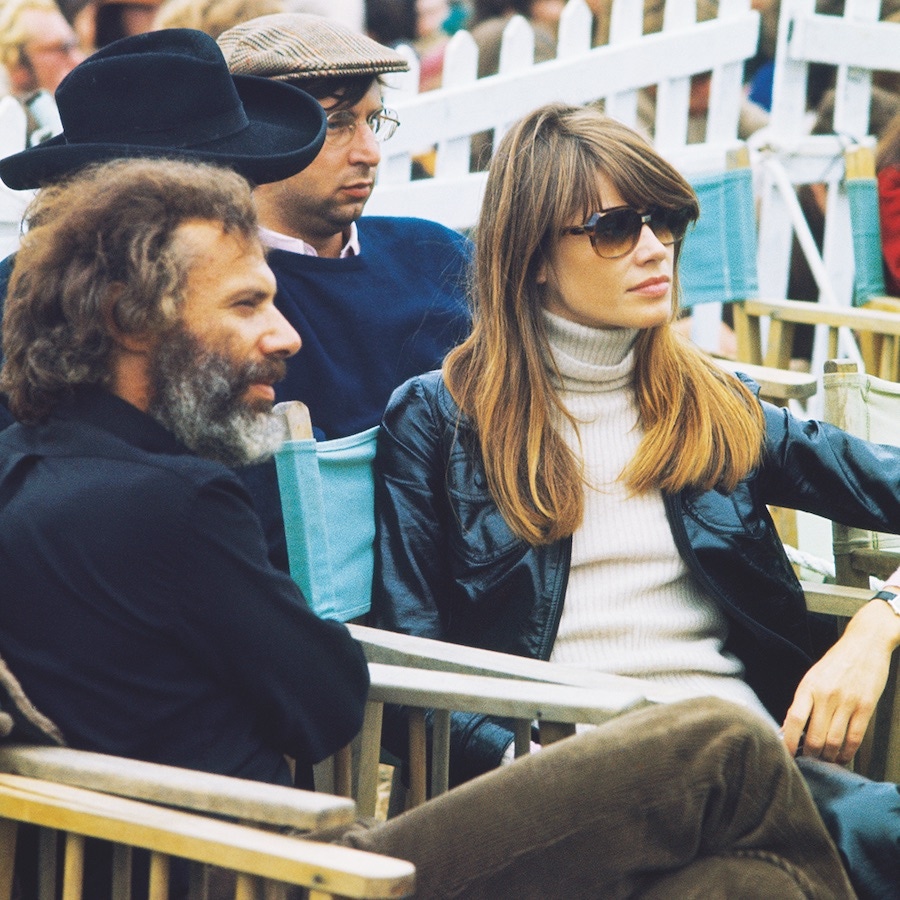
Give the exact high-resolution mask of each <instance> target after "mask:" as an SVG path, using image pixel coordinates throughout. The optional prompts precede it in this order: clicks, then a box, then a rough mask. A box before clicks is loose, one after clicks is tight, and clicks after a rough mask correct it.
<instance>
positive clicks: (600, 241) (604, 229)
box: [591, 207, 642, 259]
mask: <svg viewBox="0 0 900 900" xmlns="http://www.w3.org/2000/svg"><path fill="white" fill-rule="evenodd" d="M641 226H642V223H641V217H640V215H639V214H638V212H637V210H635V209H631V207H624V208H622V209H613V210H610V211H609V212H608V213H606V214H605V215H602V216H600V218H599V219H597V222H596V224H595V225H594V228H593V231H592V232H591V243H592V244H593V245H594V250H595V251H596V252H597V253H598V254H599V255H600V256H602V257H604V258H605V259H615V258H616V257H617V256H624V255H625V254H626V253H628V252H629V251H630V250H633V249H634V246H635V244H637V241H638V237H639V235H640V233H641Z"/></svg>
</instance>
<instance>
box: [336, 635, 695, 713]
mask: <svg viewBox="0 0 900 900" xmlns="http://www.w3.org/2000/svg"><path fill="white" fill-rule="evenodd" d="M347 627H348V628H349V629H350V633H351V634H352V635H353V637H354V638H355V639H356V640H357V641H359V643H360V644H361V645H362V648H363V652H364V653H365V654H366V659H367V660H368V661H369V662H370V663H383V664H385V665H391V666H405V667H409V668H413V669H417V670H427V671H435V672H456V673H459V674H462V675H485V676H488V677H492V678H515V679H520V680H524V681H541V682H546V683H549V684H568V685H572V686H576V687H587V688H597V689H601V690H602V689H604V688H609V690H610V691H611V692H613V693H614V692H616V691H619V690H623V689H628V690H632V691H633V692H635V693H639V694H643V695H644V696H645V697H646V699H647V700H648V701H650V702H653V703H665V702H667V701H671V700H675V699H677V697H676V696H675V694H674V693H673V692H672V691H671V690H670V689H668V688H667V687H666V686H665V685H660V684H656V683H654V682H649V681H643V680H641V679H640V678H629V677H625V676H622V675H608V674H606V673H604V672H597V671H595V670H593V669H582V668H578V667H576V666H568V665H561V664H559V663H551V662H547V661H545V660H539V659H529V658H527V657H524V656H514V655H513V654H511V653H499V652H497V651H496V650H482V649H480V648H478V647H466V646H464V645H462V644H451V643H450V642H449V641H438V640H434V639H433V638H423V637H417V636H415V635H410V634H400V633H398V632H394V631H384V630H383V629H380V628H371V627H370V626H366V625H354V624H350V625H348V626H347Z"/></svg>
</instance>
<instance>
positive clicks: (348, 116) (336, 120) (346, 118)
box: [325, 106, 400, 147]
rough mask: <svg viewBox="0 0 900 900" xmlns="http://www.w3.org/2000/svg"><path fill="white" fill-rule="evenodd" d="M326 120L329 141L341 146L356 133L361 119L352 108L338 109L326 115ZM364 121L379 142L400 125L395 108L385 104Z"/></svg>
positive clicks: (392, 133) (386, 138) (390, 135)
mask: <svg viewBox="0 0 900 900" xmlns="http://www.w3.org/2000/svg"><path fill="white" fill-rule="evenodd" d="M325 121H326V123H327V125H328V131H327V132H326V135H327V138H328V141H329V142H330V143H332V144H335V145H336V146H338V147H340V146H342V145H343V144H348V143H349V142H350V140H351V139H352V137H353V135H354V134H355V133H356V129H357V127H358V126H359V121H360V120H359V119H358V118H357V117H356V115H355V114H354V113H353V112H352V110H349V109H336V110H335V111H334V112H330V113H328V115H327V116H325ZM363 121H364V122H365V123H366V125H367V126H368V127H369V130H370V131H371V132H372V134H373V135H374V136H375V140H377V141H379V142H381V141H386V140H388V139H389V138H391V137H393V135H394V132H395V131H396V130H397V128H398V126H399V125H400V119H399V118H398V116H397V113H396V112H395V111H394V110H393V109H388V108H387V107H384V106H382V107H381V108H380V109H376V110H374V111H373V112H370V113H369V115H367V116H366V118H365V119H364V120H363Z"/></svg>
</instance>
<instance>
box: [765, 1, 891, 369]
mask: <svg viewBox="0 0 900 900" xmlns="http://www.w3.org/2000/svg"><path fill="white" fill-rule="evenodd" d="M815 5H816V4H815V0H781V16H780V19H779V23H778V43H777V48H776V57H775V60H776V65H775V81H774V85H773V96H772V116H771V122H770V125H769V127H768V128H767V129H766V132H765V134H764V135H760V137H759V141H758V148H757V149H758V151H759V152H758V155H757V166H758V169H759V171H760V174H761V179H760V199H761V209H760V242H759V254H760V267H759V272H760V288H761V290H762V292H763V293H764V294H765V295H766V296H770V297H784V296H786V293H787V285H788V276H789V265H790V248H791V235H792V231H794V230H796V231H797V234H798V237H799V238H800V239H801V240H802V241H803V242H804V243H805V244H806V246H805V247H804V252H805V255H806V257H807V260H808V261H809V262H810V267H811V269H812V271H813V274H814V276H816V280H817V284H818V288H819V292H820V293H819V302H821V303H825V304H831V305H838V306H840V305H848V304H850V303H851V302H852V296H853V271H854V269H853V244H852V239H851V232H850V211H849V206H848V202H847V196H846V192H845V191H844V189H843V176H844V165H843V153H844V151H845V149H847V148H848V147H849V146H851V145H853V144H856V143H861V142H862V143H871V142H872V138H871V137H869V108H870V95H871V88H872V72H873V71H879V70H882V71H892V72H898V71H900V24H898V23H893V22H881V21H879V15H880V12H881V2H880V0H846V3H845V10H844V15H843V16H825V15H818V14H816V12H815ZM813 63H824V64H828V65H831V66H834V67H835V68H836V73H837V82H836V90H835V106H834V124H833V129H834V131H833V133H832V134H827V135H815V136H811V135H809V134H808V129H809V125H810V120H809V116H808V115H807V113H806V87H807V78H808V74H809V66H810V65H811V64H813ZM817 182H824V183H826V184H827V185H828V193H827V198H828V199H827V205H826V210H825V235H824V240H823V245H822V253H821V255H817V254H816V252H815V250H814V249H813V248H810V247H809V244H810V242H811V236H809V235H807V234H804V222H803V220H802V218H801V214H800V209H799V206H798V204H797V201H796V196H795V194H794V191H793V186H794V185H798V184H809V183H817ZM842 348H843V349H844V350H845V351H846V352H847V353H848V354H849V355H851V356H853V355H854V349H855V346H854V344H853V339H852V336H850V335H848V334H845V335H842ZM825 352H826V351H825V341H824V337H823V338H822V339H819V340H817V341H816V343H815V345H814V349H813V361H812V363H813V371H816V372H819V371H821V368H822V363H823V362H824V356H825Z"/></svg>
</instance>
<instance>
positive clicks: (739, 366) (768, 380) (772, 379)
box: [714, 357, 819, 400]
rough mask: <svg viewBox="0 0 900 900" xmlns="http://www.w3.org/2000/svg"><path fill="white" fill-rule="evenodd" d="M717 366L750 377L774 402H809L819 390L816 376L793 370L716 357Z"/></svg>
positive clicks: (761, 391)
mask: <svg viewBox="0 0 900 900" xmlns="http://www.w3.org/2000/svg"><path fill="white" fill-rule="evenodd" d="M714 360H715V363H716V365H718V366H719V367H720V368H722V369H724V370H725V371H726V372H731V374H732V375H735V374H737V373H738V372H743V373H744V374H745V375H749V376H750V377H751V378H752V379H753V380H754V381H755V382H756V383H757V384H758V385H759V387H760V393H761V394H762V395H763V396H764V397H765V398H767V399H772V400H808V399H809V398H810V397H812V396H813V394H815V393H816V391H817V390H818V389H819V383H818V380H817V379H816V377H815V375H810V374H809V373H808V372H794V371H792V370H791V369H776V368H773V367H772V366H757V365H754V364H753V363H745V362H738V361H737V360H732V359H722V358H721V357H714Z"/></svg>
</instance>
